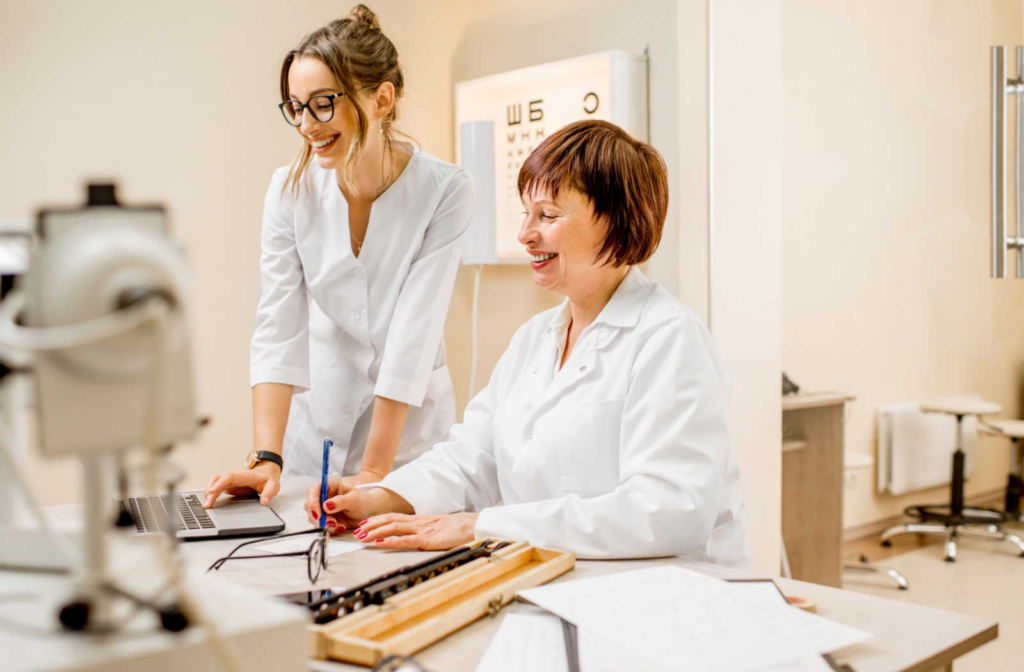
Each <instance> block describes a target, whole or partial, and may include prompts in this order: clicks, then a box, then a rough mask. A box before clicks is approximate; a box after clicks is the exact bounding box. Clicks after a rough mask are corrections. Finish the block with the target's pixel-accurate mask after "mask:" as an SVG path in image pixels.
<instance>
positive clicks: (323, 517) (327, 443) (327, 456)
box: [320, 439, 334, 527]
mask: <svg viewBox="0 0 1024 672" xmlns="http://www.w3.org/2000/svg"><path fill="white" fill-rule="evenodd" d="M333 445H334V441H331V440H330V439H324V466H323V469H322V470H321V472H320V527H326V526H327V513H326V512H325V511H324V502H326V501H327V468H328V467H329V466H330V464H331V446H333Z"/></svg>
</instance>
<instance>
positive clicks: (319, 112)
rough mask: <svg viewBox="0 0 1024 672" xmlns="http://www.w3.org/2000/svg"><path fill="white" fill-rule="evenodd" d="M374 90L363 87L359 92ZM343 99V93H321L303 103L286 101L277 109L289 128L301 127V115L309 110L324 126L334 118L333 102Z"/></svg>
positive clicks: (371, 87)
mask: <svg viewBox="0 0 1024 672" xmlns="http://www.w3.org/2000/svg"><path fill="white" fill-rule="evenodd" d="M375 88H377V87H375V86H364V87H363V88H361V89H359V90H360V91H367V90H369V89H375ZM344 97H345V94H344V93H321V94H319V95H316V96H312V97H310V99H309V100H307V101H306V102H305V103H302V102H299V101H297V100H286V101H284V102H283V103H280V104H278V106H277V107H278V108H279V109H280V110H281V114H282V115H283V116H284V120H285V121H287V122H288V124H289V125H290V126H296V127H298V126H301V125H302V113H303V111H304V110H309V113H310V114H312V115H313V118H314V119H316V120H317V121H319V122H320V123H321V124H326V123H327V122H328V121H330V120H331V119H333V118H334V103H335V101H336V100H338V99H339V98H344Z"/></svg>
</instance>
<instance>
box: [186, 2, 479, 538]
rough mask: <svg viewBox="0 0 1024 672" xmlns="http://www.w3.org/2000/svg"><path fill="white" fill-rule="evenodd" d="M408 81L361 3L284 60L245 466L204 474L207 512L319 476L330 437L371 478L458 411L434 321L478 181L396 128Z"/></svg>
mask: <svg viewBox="0 0 1024 672" xmlns="http://www.w3.org/2000/svg"><path fill="white" fill-rule="evenodd" d="M403 84H404V82H403V77H402V70H401V68H400V66H399V63H398V52H397V51H396V50H395V46H394V45H393V44H392V43H391V40H389V39H388V38H387V37H386V36H385V35H384V33H382V32H381V30H380V24H379V22H378V21H377V18H376V16H375V15H374V13H373V12H372V11H370V10H369V9H368V8H367V7H365V6H364V5H357V6H356V7H355V9H353V10H352V13H351V14H349V15H348V16H347V17H345V18H343V19H340V20H337V21H333V22H331V23H330V24H328V25H327V26H325V27H323V28H321V29H320V30H317V31H316V32H314V33H312V34H310V35H308V36H307V37H305V38H304V39H303V40H302V42H301V43H300V44H299V46H298V47H297V48H296V49H295V50H293V51H291V52H289V53H288V55H287V56H286V57H285V59H284V63H283V65H282V68H281V99H282V100H283V101H284V102H282V103H281V105H280V107H281V112H282V114H283V116H284V119H285V121H286V122H288V123H289V124H290V125H291V126H294V127H295V128H296V130H297V131H298V133H299V135H300V136H301V137H302V141H303V147H302V151H301V153H300V154H299V156H298V157H297V158H296V160H295V162H294V163H293V164H292V165H291V166H290V167H288V166H285V167H282V168H279V169H278V170H277V171H276V172H275V173H274V176H273V178H272V179H271V182H270V188H269V189H268V190H267V196H266V201H265V205H264V212H263V234H262V249H263V252H262V256H261V258H260V273H261V279H262V288H263V292H262V296H261V297H260V302H259V308H258V311H257V316H256V329H255V332H254V334H253V337H252V345H251V350H250V376H251V381H250V382H251V384H252V392H253V394H252V406H253V439H254V445H253V449H252V452H250V453H249V456H248V458H246V462H245V467H246V468H244V469H239V470H236V471H232V472H229V473H226V474H221V475H218V476H214V477H212V478H211V479H210V482H209V484H208V485H207V488H206V505H207V506H208V507H209V506H212V505H213V502H214V501H216V499H217V497H218V496H219V495H220V494H221V493H227V494H245V493H250V492H253V491H255V492H258V493H260V500H261V501H262V502H263V503H264V504H267V503H269V502H270V500H271V499H272V498H273V497H274V495H276V494H277V491H278V489H279V488H280V477H281V473H282V470H283V471H284V473H286V474H287V473H291V474H306V475H311V476H314V475H318V474H319V473H320V469H321V460H322V446H323V440H324V439H325V438H329V439H331V440H332V441H334V448H333V449H332V452H331V471H332V472H333V473H335V474H338V475H341V476H343V477H346V478H345V479H344V480H345V482H346V484H348V485H356V484H359V483H371V482H376V481H378V480H380V479H381V478H383V477H384V476H385V475H387V474H388V473H389V472H390V471H391V469H392V468H393V467H396V466H399V465H402V464H405V463H406V462H409V461H410V460H412V459H413V458H414V457H416V456H417V455H418V454H420V453H422V452H423V451H425V450H427V449H428V448H429V447H430V446H431V445H432V444H434V443H436V442H437V441H439V440H441V439H442V438H443V437H444V436H445V435H446V433H447V431H448V428H449V427H450V426H451V425H452V424H453V423H454V422H455V399H454V394H453V391H452V384H451V379H450V377H449V375H448V368H447V366H446V365H445V352H444V344H443V339H442V330H443V327H444V320H445V315H446V313H447V311H448V303H449V301H450V299H451V293H452V288H453V286H454V282H455V274H456V271H457V270H458V264H459V259H460V257H461V255H462V246H463V240H464V237H465V233H466V231H467V229H468V226H469V221H470V217H471V214H472V210H473V197H474V191H473V184H472V182H471V180H470V178H469V176H468V175H467V174H466V172H465V171H464V170H462V169H461V168H458V167H456V166H453V165H451V164H449V163H445V162H444V161H441V160H439V159H437V158H435V157H433V156H430V155H429V154H427V153H425V152H423V151H420V150H417V149H415V148H413V147H412V146H411V145H410V144H409V143H406V142H399V141H397V140H396V139H395V137H394V130H393V124H394V121H395V118H396V116H397V113H396V104H397V103H398V100H399V99H400V98H401V96H402V92H403V88H404V86H403ZM239 457H240V458H241V457H242V456H241V455H240V456H239ZM282 458H283V462H282ZM333 522H334V521H332V524H333Z"/></svg>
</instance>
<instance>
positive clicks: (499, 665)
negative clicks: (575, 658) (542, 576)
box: [476, 614, 788, 672]
mask: <svg viewBox="0 0 1024 672" xmlns="http://www.w3.org/2000/svg"><path fill="white" fill-rule="evenodd" d="M576 637H577V642H578V644H577V647H578V649H579V651H578V653H579V657H580V670H585V671H586V672H625V671H626V670H628V671H629V672H663V670H659V669H658V668H657V667H656V666H655V665H654V664H653V663H650V664H649V665H647V666H644V665H642V664H640V663H639V662H638V660H637V658H636V656H634V655H633V654H632V653H630V652H629V651H628V650H625V649H622V648H621V647H620V646H618V645H617V644H615V643H614V642H609V641H608V640H607V639H605V638H604V637H602V636H601V635H599V634H597V633H594V632H591V631H588V630H577V633H576ZM568 669H569V662H568V658H567V657H566V651H565V636H564V634H563V632H562V621H561V619H560V618H558V617H557V616H552V615H550V614H505V616H504V618H503V620H502V622H501V627H499V628H498V631H497V632H496V633H495V635H494V638H493V639H491V643H490V645H489V646H488V647H487V651H485V652H484V657H483V658H481V659H480V664H479V665H477V668H476V672H526V671H529V672H568ZM772 672H775V671H774V670H773V671H772ZM779 672H788V671H785V670H780V671H779Z"/></svg>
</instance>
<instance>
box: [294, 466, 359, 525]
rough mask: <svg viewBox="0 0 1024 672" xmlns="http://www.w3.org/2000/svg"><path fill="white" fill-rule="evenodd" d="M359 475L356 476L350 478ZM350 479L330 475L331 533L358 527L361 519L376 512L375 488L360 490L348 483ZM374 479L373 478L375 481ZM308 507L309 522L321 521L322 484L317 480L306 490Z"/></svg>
mask: <svg viewBox="0 0 1024 672" xmlns="http://www.w3.org/2000/svg"><path fill="white" fill-rule="evenodd" d="M348 478H355V477H348ZM348 478H339V477H337V476H329V477H328V478H327V501H326V502H324V508H325V509H327V529H329V530H330V531H331V532H344V531H345V530H350V529H352V528H353V527H355V526H356V523H357V522H359V521H360V520H363V519H365V518H368V517H369V516H371V515H373V513H375V512H374V511H373V509H372V508H371V505H372V499H373V498H372V497H371V496H370V492H371V491H366V490H358V489H356V488H355V487H353V486H351V485H348V484H347V483H346V481H347V480H348ZM371 482H373V481H371ZM302 508H303V509H305V510H306V515H307V517H308V519H309V522H310V523H312V524H314V525H319V524H320V484H319V483H314V484H313V485H311V486H309V487H308V488H307V489H306V501H305V503H304V504H303V505H302Z"/></svg>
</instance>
